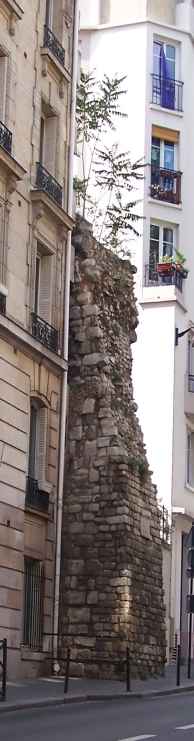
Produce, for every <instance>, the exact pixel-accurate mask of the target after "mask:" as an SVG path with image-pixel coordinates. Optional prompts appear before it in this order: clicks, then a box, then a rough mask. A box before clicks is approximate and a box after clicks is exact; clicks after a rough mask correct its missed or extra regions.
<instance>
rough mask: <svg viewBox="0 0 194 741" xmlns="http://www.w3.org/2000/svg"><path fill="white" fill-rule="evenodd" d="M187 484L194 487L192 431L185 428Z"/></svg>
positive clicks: (193, 435)
mask: <svg viewBox="0 0 194 741" xmlns="http://www.w3.org/2000/svg"><path fill="white" fill-rule="evenodd" d="M186 479H187V484H188V485H189V486H191V487H192V489H194V432H191V430H187V473H186Z"/></svg>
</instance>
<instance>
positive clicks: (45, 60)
mask: <svg viewBox="0 0 194 741" xmlns="http://www.w3.org/2000/svg"><path fill="white" fill-rule="evenodd" d="M41 57H42V75H43V77H47V75H48V72H49V69H50V70H51V71H55V73H56V75H57V79H59V80H66V81H67V82H71V75H70V74H69V72H68V70H67V69H66V67H63V65H62V64H60V62H59V61H58V59H57V58H56V57H55V55H54V54H53V53H52V51H51V50H50V49H48V48H47V47H45V46H43V47H42V49H41ZM60 97H61V98H62V97H64V96H63V91H61V94H60Z"/></svg>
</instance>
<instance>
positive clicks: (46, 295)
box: [34, 243, 53, 324]
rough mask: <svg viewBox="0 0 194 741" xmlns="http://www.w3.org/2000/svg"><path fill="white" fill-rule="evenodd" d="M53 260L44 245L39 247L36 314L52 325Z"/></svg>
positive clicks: (35, 295)
mask: <svg viewBox="0 0 194 741" xmlns="http://www.w3.org/2000/svg"><path fill="white" fill-rule="evenodd" d="M52 258H53V256H52V255H51V254H50V253H48V252H46V250H45V248H44V246H43V245H41V244H39V243H38V245H37V254H36V268H35V288H34V313H35V314H36V315H38V316H39V317H40V318H41V319H43V320H44V321H45V322H48V324H50V323H51V309H52Z"/></svg>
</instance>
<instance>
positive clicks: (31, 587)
mask: <svg viewBox="0 0 194 741" xmlns="http://www.w3.org/2000/svg"><path fill="white" fill-rule="evenodd" d="M24 583H25V602H24V644H26V645H27V646H29V648H32V649H34V650H35V651H40V650H42V641H43V599H44V569H43V565H42V564H41V563H40V562H39V561H35V560H34V559H32V558H25V561H24Z"/></svg>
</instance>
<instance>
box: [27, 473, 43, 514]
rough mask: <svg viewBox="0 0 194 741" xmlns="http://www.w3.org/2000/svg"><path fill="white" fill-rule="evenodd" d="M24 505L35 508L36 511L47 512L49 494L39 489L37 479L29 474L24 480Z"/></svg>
mask: <svg viewBox="0 0 194 741" xmlns="http://www.w3.org/2000/svg"><path fill="white" fill-rule="evenodd" d="M25 506H26V508H27V509H28V508H29V509H36V510H38V512H43V514H48V508H49V494H47V493H46V492H44V491H40V489H39V486H38V481H37V480H36V479H33V478H32V477H31V476H27V480H26V497H25Z"/></svg>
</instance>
